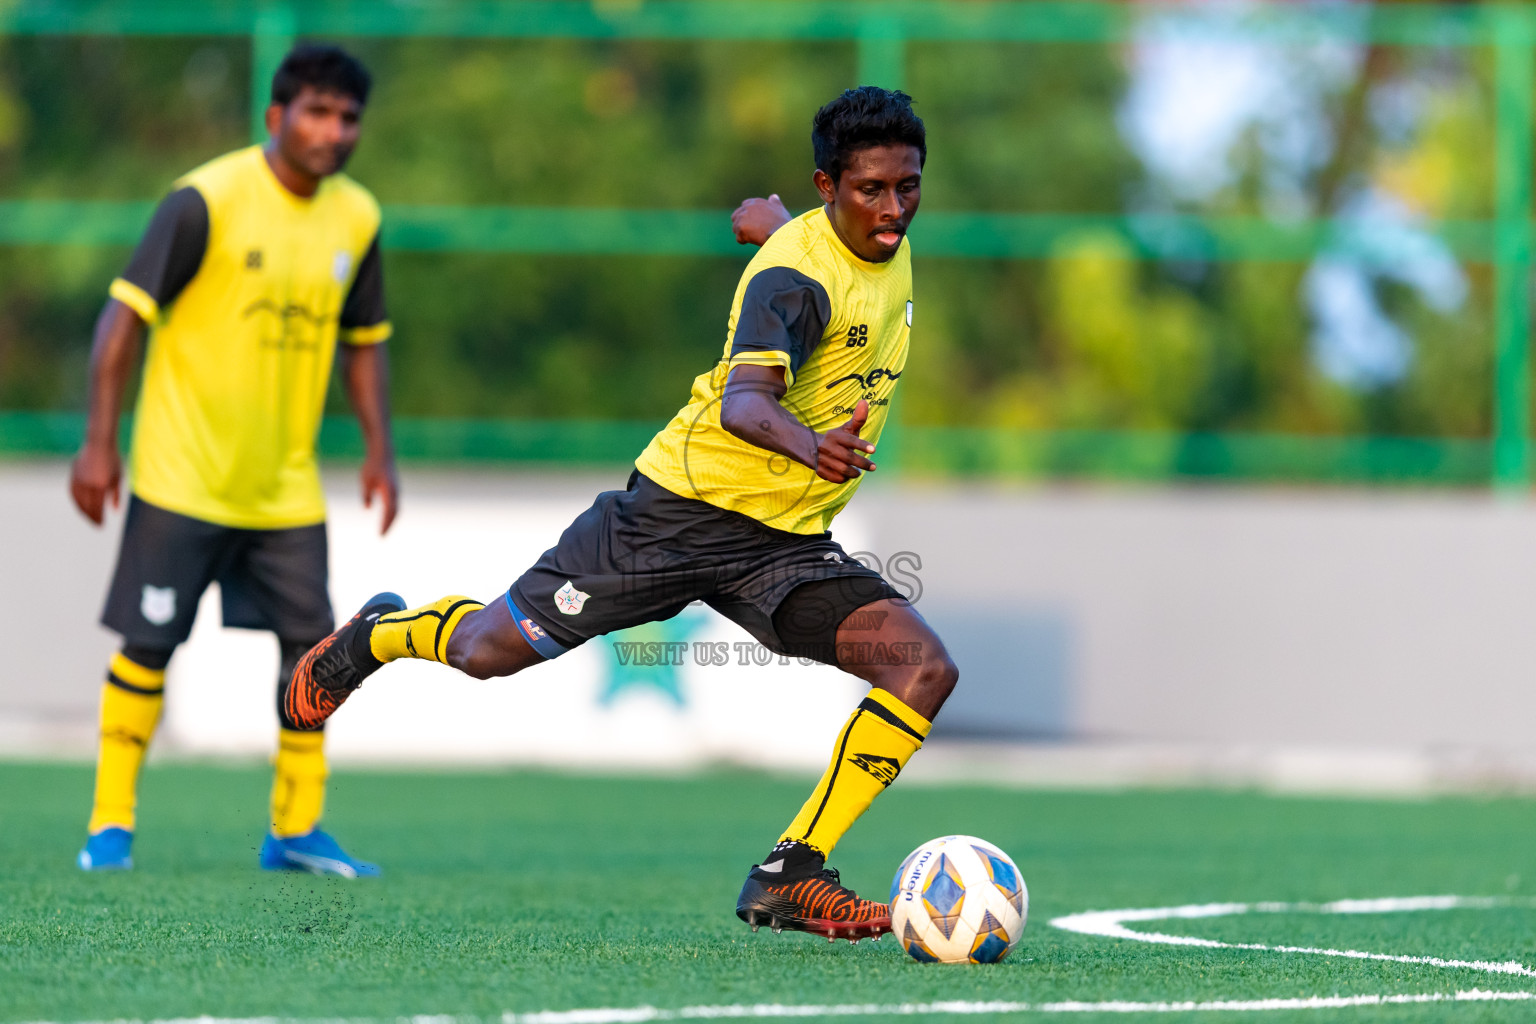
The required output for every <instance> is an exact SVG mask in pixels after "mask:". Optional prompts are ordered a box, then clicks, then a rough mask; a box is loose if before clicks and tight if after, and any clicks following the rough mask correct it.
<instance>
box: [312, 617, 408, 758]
mask: <svg viewBox="0 0 1536 1024" xmlns="http://www.w3.org/2000/svg"><path fill="white" fill-rule="evenodd" d="M404 610H405V602H404V601H403V600H401V598H400V595H399V594H391V593H388V592H386V593H383V594H375V595H373V596H372V597H370V598H369V599H368V601H367V603H365V604H364V605H363V607H362V608H361V609H359V611H358V613H357V614H356V615H354V616H352V617H351V618H350V619H348V620H347V622H346V625H344V626H342V627H341V628H340V629H338V630H336V632H334V633H332V634H331V635H330V636H328V637H326V638H325V639H324V640H321V641H320V642H319V643H318V644H315V646H313V647H311V648H310V649H309V652H308V653H307V654H305V655H304V657H302V658H300V659H299V663H298V665H297V666H296V667H295V668H294V670H293V678H292V679H291V680H290V681H289V683H288V688H287V690H285V691H284V692H283V711H284V712H285V713H286V714H287V716H288V718H289V720H291V721H292V722H293V723H294V725H295V726H296V727H297V728H299V729H318V728H320V726H322V725H324V724H325V720H326V719H327V718H330V717H331V715H332V714H333V713H334V712H335V711H336V709H337V708H339V707H341V704H342V701H344V700H346V699H347V698H348V697H350V696H352V691H353V690H355V689H357V688H358V687H359V686H362V685H363V680H364V679H367V678H368V677H369V676H371V675H373V673H375V672H377V671H378V670H379V668H380V667H382V665H383V662H381V661H379V659H377V658H375V657H374V656H373V650H372V649H371V648H370V647H369V644H368V636H369V633H371V632H372V631H373V624H374V622H375V621H377V620H378V617H379V616H380V615H388V614H390V613H391V612H398V611H404Z"/></svg>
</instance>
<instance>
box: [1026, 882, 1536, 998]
mask: <svg viewBox="0 0 1536 1024" xmlns="http://www.w3.org/2000/svg"><path fill="white" fill-rule="evenodd" d="M1531 905H1533V904H1532V902H1531V901H1530V900H1519V901H1514V900H1508V899H1503V898H1500V897H1496V896H1495V897H1489V896H1394V897H1387V898H1385V899H1373V900H1338V901H1336V902H1333V903H1191V904H1188V905H1186V906H1182V907H1143V908H1136V909H1131V910H1091V911H1088V912H1086V913H1082V914H1068V915H1067V916H1065V917H1058V918H1055V919H1054V920H1052V921H1051V925H1052V927H1055V928H1060V929H1062V930H1064V931H1069V932H1078V933H1080V934H1082V935H1097V936H1101V937H1103V938H1109V939H1130V940H1132V941H1134V942H1151V943H1156V944H1159V945H1165V946H1200V947H1203V948H1206V949H1245V950H1256V951H1261V952H1271V953H1305V954H1309V955H1312V956H1333V957H1345V958H1347V959H1350V960H1385V961H1389V962H1391V963H1399V964H1424V965H1426V966H1429V967H1449V968H1455V969H1461V970H1469V971H1482V972H1484V973H1487V974H1515V975H1520V976H1522V977H1526V978H1536V970H1532V969H1531V968H1529V967H1527V966H1525V965H1524V964H1522V963H1520V962H1518V961H1515V960H1506V961H1504V962H1503V963H1494V962H1492V961H1489V960H1446V959H1442V958H1440V957H1437V956H1402V955H1398V954H1393V953H1368V952H1365V951H1364V950H1359V949H1317V948H1314V947H1311V946H1270V945H1266V944H1264V943H1261V942H1218V941H1217V940H1215V939H1202V938H1200V937H1198V936H1194V935H1167V934H1164V933H1162V932H1140V931H1133V930H1132V929H1130V928H1127V927H1126V923H1127V922H1138V923H1139V922H1145V921H1171V920H1190V919H1193V918H1208V917H1234V916H1237V915H1241V914H1399V913H1406V912H1409V911H1423V910H1487V909H1489V908H1492V907H1505V906H1531Z"/></svg>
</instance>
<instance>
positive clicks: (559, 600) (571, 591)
mask: <svg viewBox="0 0 1536 1024" xmlns="http://www.w3.org/2000/svg"><path fill="white" fill-rule="evenodd" d="M591 596H592V595H591V594H585V593H582V592H581V591H580V590H577V589H576V587H575V585H574V584H572V583H571V581H570V580H566V581H565V586H563V587H561V588H560V589H559V590H557V591H555V607H556V608H558V609H560V613H561V614H562V615H580V614H581V608H582V606H583V605H584V604H586V603H587V598H589V597H591Z"/></svg>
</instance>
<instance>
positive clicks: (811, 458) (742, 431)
mask: <svg viewBox="0 0 1536 1024" xmlns="http://www.w3.org/2000/svg"><path fill="white" fill-rule="evenodd" d="M787 390H788V385H787V384H786V382H785V377H784V370H783V368H782V367H778V366H750V365H748V366H738V367H736V368H735V369H734V370H732V371H731V375H730V377H729V379H727V381H726V385H725V393H724V395H723V396H722V397H721V401H720V425H721V426H722V427H724V428H725V429H726V430H727V431H729V432H730V433H732V434H734V435H735V436H737V437H739V438H741V439H742V440H743V441H745V442H747V443H748V444H752V445H756V446H757V447H759V448H766V449H767V450H768V451H771V452H777V453H778V454H780V455H783V456H786V457H788V458H791V459H794V460H795V461H796V462H798V463H800V464H801V465H802V466H806V467H808V468H810V469H812V470H815V472H816V475H817V476H819V477H821V478H822V479H823V480H828V481H830V482H832V483H835V484H841V483H847V482H848V481H849V480H852V479H853V478H854V477H857V476H858V475H859V474H860V473H861V472H863V471H864V470H873V469H874V468H875V464H874V463H873V462H870V461H869V460H868V459H866V458H864V456H863V454H861V453H865V452H867V453H873V452H874V450H875V446H874V445H872V444H870V443H869V442H867V441H865V440H864V439H863V438H861V437H859V430H860V429H862V427H863V426H864V420H865V419H866V418H867V416H868V415H869V405H868V403H866V402H864V401H863V400H860V401H859V403H858V406H857V407H856V409H855V411H854V414H853V416H852V417H850V418H849V420H848V422H847V423H845V424H843V425H842V426H840V427H835V428H833V429H832V430H829V431H827V432H826V433H825V434H822V433H818V432H817V431H815V430H812V429H811V428H810V427H809V426H808V425H806V424H805V423H802V422H801V421H800V419H799V418H798V417H797V416H795V415H794V413H792V412H790V411H789V410H788V409H786V408H784V405H783V403H782V402H781V401H780V399H782V398H783V397H784V394H785V392H786V391H787Z"/></svg>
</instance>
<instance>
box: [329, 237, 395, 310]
mask: <svg viewBox="0 0 1536 1024" xmlns="http://www.w3.org/2000/svg"><path fill="white" fill-rule="evenodd" d="M388 319H389V314H388V313H386V312H385V310H384V258H383V257H382V256H380V255H379V236H378V235H374V236H373V241H372V242H371V243H370V244H369V246H368V252H367V253H365V254H364V255H363V262H362V263H360V264H358V267H357V276H356V277H354V278H353V279H352V290H351V291H349V292H347V301H346V302H344V303H343V304H342V306H341V328H342V330H346V329H347V328H349V327H373V326H375V325H376V324H381V323H383V322H384V321H385V320H388Z"/></svg>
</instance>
